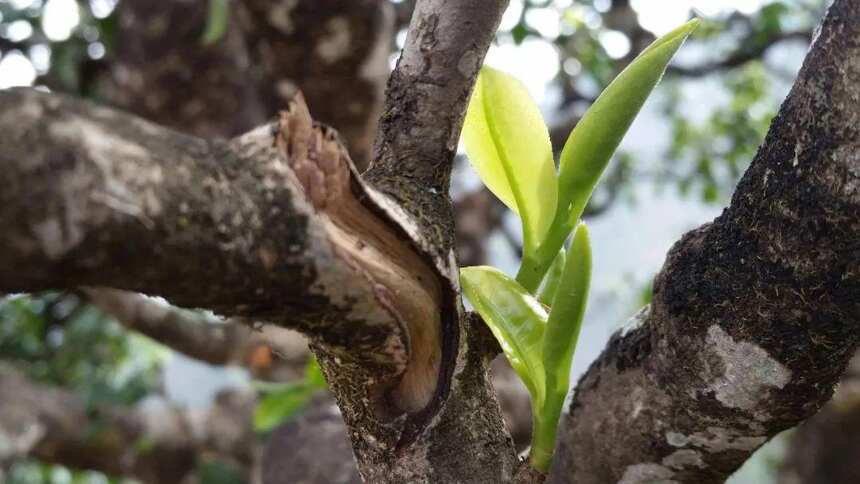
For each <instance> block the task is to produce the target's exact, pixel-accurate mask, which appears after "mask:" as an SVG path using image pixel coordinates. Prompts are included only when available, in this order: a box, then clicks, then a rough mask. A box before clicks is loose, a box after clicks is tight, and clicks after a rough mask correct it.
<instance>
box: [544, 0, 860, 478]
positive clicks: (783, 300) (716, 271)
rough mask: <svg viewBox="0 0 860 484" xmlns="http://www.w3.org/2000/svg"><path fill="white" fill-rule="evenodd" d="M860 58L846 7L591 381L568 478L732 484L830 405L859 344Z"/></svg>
mask: <svg viewBox="0 0 860 484" xmlns="http://www.w3.org/2000/svg"><path fill="white" fill-rule="evenodd" d="M858 59H860V2H858V1H856V0H836V1H835V2H834V3H833V5H832V6H831V8H830V9H829V11H828V14H827V16H826V18H825V20H824V22H823V25H822V28H821V31H820V34H819V35H818V37H817V38H816V40H815V42H814V43H813V46H812V48H811V50H810V52H809V54H808V55H807V58H806V61H805V63H804V66H803V68H802V69H801V72H800V74H799V77H798V79H797V82H796V83H795V85H794V88H793V89H792V91H791V93H790V94H789V96H788V98H787V99H786V101H785V103H784V104H783V106H782V108H781V110H780V113H779V115H778V116H777V118H776V119H775V120H774V122H773V124H772V126H771V129H770V132H769V133H768V136H767V138H766V140H765V143H764V145H763V146H762V147H761V149H760V150H759V152H758V154H757V155H756V158H755V160H754V161H753V163H752V165H751V167H750V169H749V170H748V171H747V173H746V174H745V175H744V177H743V179H742V180H741V182H740V184H739V185H738V188H737V191H736V192H735V195H734V197H733V200H732V204H731V206H730V207H729V208H728V209H727V210H726V211H725V212H724V213H723V215H721V216H720V217H719V218H717V219H716V220H714V221H713V222H712V223H710V224H707V225H704V226H702V227H700V228H699V229H697V230H695V231H693V232H690V233H689V234H687V235H686V236H684V238H683V239H682V240H681V241H679V242H678V243H677V244H676V245H675V247H674V248H673V249H672V251H671V252H670V254H669V256H668V258H667V261H666V264H665V265H664V267H663V269H662V271H661V273H660V275H659V276H658V277H657V279H656V281H655V288H654V299H653V305H652V307H651V308H650V310H647V311H644V312H643V313H641V314H640V315H639V316H638V317H637V318H636V319H635V320H634V324H632V325H631V326H630V327H628V328H626V329H625V330H623V331H621V332H619V333H617V334H616V335H615V336H614V337H613V338H612V340H611V341H610V344H609V346H608V347H607V349H606V350H605V351H604V353H603V354H602V355H601V357H600V358H599V359H598V360H597V361H596V362H595V363H594V364H593V365H592V367H591V368H590V369H589V371H588V372H587V374H586V375H585V376H584V377H583V378H582V380H581V381H580V383H579V385H578V387H577V389H576V393H575V397H574V400H573V403H572V405H571V408H570V414H569V415H568V416H567V417H566V418H565V419H564V422H563V426H562V432H561V435H560V448H559V451H558V454H557V459H556V462H555V465H554V468H553V471H552V473H551V476H552V478H553V480H554V482H577V483H591V482H594V483H599V482H601V483H602V482H616V481H621V482H624V483H636V482H653V481H654V480H671V481H676V482H691V483H693V482H695V483H710V482H723V480H725V479H726V477H727V476H728V475H729V474H731V473H732V472H733V471H734V470H735V469H737V468H738V467H739V466H740V464H741V463H743V461H744V460H746V459H747V457H749V455H750V454H751V453H752V452H753V451H754V450H755V449H757V448H758V447H759V446H760V445H761V444H763V443H764V442H765V441H767V439H769V438H770V437H772V436H774V435H775V434H776V433H777V432H779V431H781V430H783V429H786V428H788V427H791V426H794V425H796V424H797V423H799V422H801V421H802V420H804V419H806V418H807V417H809V416H810V415H812V414H813V413H814V412H815V411H816V410H817V409H818V408H819V407H820V406H821V405H822V404H823V403H824V402H826V401H827V400H828V399H829V398H830V396H831V393H832V390H833V386H834V385H835V384H836V383H837V381H838V379H839V376H840V374H841V372H842V370H843V369H844V368H845V365H846V364H847V362H848V360H849V359H850V358H851V356H852V355H853V354H854V351H855V349H856V347H857V343H858V339H860V333H858V331H857V322H858V321H860V303H858V299H857V294H860V247H859V246H858V245H857V240H858V234H860V159H858V157H857V155H856V153H857V150H858V149H860V130H858V126H860V61H858Z"/></svg>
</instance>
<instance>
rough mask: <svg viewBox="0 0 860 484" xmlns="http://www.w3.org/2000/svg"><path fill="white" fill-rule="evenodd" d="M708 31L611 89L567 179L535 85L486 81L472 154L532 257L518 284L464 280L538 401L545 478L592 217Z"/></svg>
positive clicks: (536, 429) (587, 127) (525, 257)
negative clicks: (683, 50)
mask: <svg viewBox="0 0 860 484" xmlns="http://www.w3.org/2000/svg"><path fill="white" fill-rule="evenodd" d="M697 25H698V20H691V21H690V22H687V23H686V24H684V25H682V26H681V27H679V28H677V29H675V30H673V31H672V32H669V33H668V34H666V35H664V36H663V37H661V38H659V39H657V40H656V41H655V42H654V43H653V44H651V45H650V46H649V47H648V48H647V49H645V50H644V51H642V53H641V54H639V56H638V57H636V59H634V60H633V62H631V63H630V65H628V66H627V68H626V69H624V71H622V72H621V73H620V74H619V75H618V77H616V78H615V80H613V81H612V83H610V84H609V86H608V87H607V88H606V89H605V90H604V91H603V93H602V94H601V95H600V97H598V98H597V100H596V101H595V102H594V104H592V106H591V107H590V108H589V109H588V111H587V112H586V113H585V115H584V116H583V117H582V119H581V120H580V121H579V122H578V123H577V124H576V127H575V128H574V129H573V131H572V132H571V134H570V136H569V137H568V139H567V142H566V143H565V145H564V148H563V149H562V153H561V158H560V160H559V169H558V173H556V167H555V163H554V161H553V155H552V147H551V145H550V140H549V132H548V130H547V127H546V124H545V123H544V121H543V118H542V117H541V114H540V111H539V110H538V108H537V106H536V105H535V103H534V101H533V100H532V99H531V98H530V97H529V95H528V92H527V91H526V89H525V87H524V86H523V84H522V83H521V82H519V81H518V80H517V79H515V78H513V77H512V76H510V75H508V74H505V73H503V72H500V71H497V70H495V69H492V68H489V67H484V68H482V69H481V73H480V75H479V76H478V81H477V84H476V86H475V91H474V93H473V94H472V99H471V101H470V103H469V108H468V110H467V112H466V120H465V122H464V125H463V141H464V144H465V146H466V154H467V156H468V157H469V161H470V162H471V163H472V166H473V167H474V168H475V170H476V171H477V172H478V175H479V176H480V177H481V180H483V182H484V184H486V185H487V187H488V188H489V189H490V190H491V191H492V192H493V193H494V194H495V195H496V196H497V197H499V199H500V200H501V201H502V202H504V203H505V205H507V206H508V207H509V208H510V209H511V210H513V211H514V212H515V213H517V214H518V215H519V217H520V219H521V220H522V225H523V254H522V263H521V266H520V269H519V272H518V273H517V277H516V279H512V278H510V277H508V276H507V275H506V274H504V273H503V272H501V271H499V270H498V269H495V268H493V267H486V266H478V267H465V268H463V269H462V270H461V271H460V279H461V282H462V285H463V292H464V293H465V295H466V297H467V298H468V299H469V301H470V302H471V303H472V305H473V306H474V307H475V310H477V311H478V313H479V314H480V315H481V316H482V317H483V319H484V321H485V322H486V323H487V325H488V326H489V328H490V330H491V331H492V333H493V335H494V336H495V337H496V339H497V340H498V341H499V344H500V346H501V348H502V351H503V353H504V354H505V357H507V359H508V361H509V362H510V363H511V366H512V367H513V368H514V371H516V372H517V375H519V377H520V378H521V379H522V381H523V383H524V384H525V386H526V388H527V389H528V391H529V394H530V396H531V406H532V415H533V424H534V425H533V427H532V428H533V430H532V442H531V449H530V452H529V464H530V465H531V466H532V467H534V468H535V469H538V470H540V471H543V472H546V471H547V470H548V469H549V465H550V463H551V461H552V455H553V449H554V447H555V437H556V430H557V427H558V420H559V418H560V416H561V411H562V405H563V403H564V399H565V397H566V395H567V392H568V389H569V386H570V365H571V361H572V360H573V354H574V350H575V349H576V342H577V339H578V338H579V331H580V328H581V327H582V320H583V316H584V314H585V306H586V300H587V299H588V288H589V284H590V281H591V242H590V239H589V235H588V228H587V227H586V226H585V224H584V223H583V222H582V221H581V220H580V218H581V216H582V212H583V210H584V209H585V206H586V204H587V203H588V200H589V199H590V198H591V194H592V192H593V191H594V188H595V186H596V185H597V182H598V181H599V180H600V176H601V174H602V173H603V171H604V170H605V168H606V165H607V164H608V163H609V160H610V159H611V158H612V155H613V153H614V152H615V150H616V148H618V144H619V143H620V142H621V139H622V138H623V137H624V134H625V133H626V132H627V129H628V128H629V127H630V125H631V123H632V122H633V120H634V119H635V118H636V115H637V114H638V113H639V111H640V109H641V108H642V105H643V104H644V103H645V100H646V99H647V98H648V95H649V94H650V93H651V91H652V90H653V89H654V86H656V85H657V83H658V82H659V81H660V78H661V77H662V76H663V72H664V71H665V70H666V66H667V65H668V64H669V61H670V60H671V59H672V57H673V56H674V55H675V52H677V51H678V49H679V48H680V47H681V45H682V44H683V43H684V41H685V40H686V39H687V37H688V36H689V35H690V33H692V31H693V30H694V29H695V28H696V26H697ZM571 236H572V237H571ZM568 239H571V241H570V247H569V248H568V249H567V250H565V243H566V242H567V241H568Z"/></svg>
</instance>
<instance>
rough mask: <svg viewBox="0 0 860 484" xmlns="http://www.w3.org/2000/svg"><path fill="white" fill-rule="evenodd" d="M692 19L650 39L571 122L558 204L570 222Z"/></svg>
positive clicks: (687, 32)
mask: <svg viewBox="0 0 860 484" xmlns="http://www.w3.org/2000/svg"><path fill="white" fill-rule="evenodd" d="M698 23H699V21H698V19H694V20H691V21H689V22H687V23H686V24H684V25H682V26H681V27H679V28H677V29H675V30H673V31H671V32H669V33H668V34H666V35H664V36H663V37H661V38H659V39H657V40H655V41H654V43H653V44H651V45H650V46H649V47H648V48H647V49H645V50H644V51H642V53H641V54H639V56H637V57H636V59H634V60H633V62H631V63H630V65H628V66H627V68H626V69H624V71H622V72H621V74H619V75H618V77H616V78H615V80H613V81H612V83H610V84H609V86H607V88H606V89H605V90H604V91H603V93H601V94H600V97H598V98H597V100H596V101H595V102H594V104H592V105H591V107H590V108H589V109H588V111H586V113H585V115H584V116H583V117H582V119H581V120H579V122H578V123H576V127H575V128H574V129H573V132H571V134H570V137H568V139H567V143H565V145H564V149H563V150H562V153H561V160H560V171H559V202H560V203H559V207H560V209H561V210H565V211H566V210H567V209H568V207H571V210H570V215H569V217H570V218H569V222H570V223H572V224H575V223H576V221H577V220H579V217H580V216H581V215H582V211H583V210H584V209H585V204H586V203H587V202H588V199H589V198H590V197H591V193H592V191H594V187H595V185H596V184H597V181H598V179H599V178H600V175H601V174H602V173H603V170H604V169H605V168H606V165H607V163H608V162H609V160H610V158H611V157H612V154H613V153H614V152H615V149H616V148H617V147H618V144H619V143H620V142H621V139H622V138H623V137H624V134H625V133H626V132H627V129H628V128H629V127H630V124H631V123H632V122H633V120H634V119H635V118H636V115H637V114H638V113H639V110H640V109H641V108H642V105H643V104H644V103H645V100H646V99H647V98H648V95H649V94H650V93H651V91H652V90H653V89H654V86H656V85H657V83H658V82H659V81H660V78H661V77H662V76H663V72H664V71H665V70H666V66H667V65H668V64H669V61H670V60H671V59H672V56H674V55H675V52H677V50H678V49H679V48H680V47H681V44H683V43H684V41H685V40H686V39H687V37H688V36H689V35H690V34H691V33H692V32H693V30H694V29H695V28H696V26H697V25H698Z"/></svg>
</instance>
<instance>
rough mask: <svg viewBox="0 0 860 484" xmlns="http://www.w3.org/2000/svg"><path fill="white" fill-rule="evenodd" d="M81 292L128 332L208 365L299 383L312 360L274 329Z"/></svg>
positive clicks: (136, 297)
mask: <svg viewBox="0 0 860 484" xmlns="http://www.w3.org/2000/svg"><path fill="white" fill-rule="evenodd" d="M82 291H83V292H84V293H85V294H86V296H87V298H88V299H89V301H90V302H91V303H92V304H94V305H96V306H98V307H99V309H101V310H103V311H104V312H106V313H107V314H108V315H110V316H112V317H113V318H115V319H116V320H117V321H118V322H119V323H120V324H122V325H123V326H125V327H126V328H128V329H130V330H133V331H137V332H139V333H141V334H143V335H145V336H148V337H150V338H152V339H154V340H156V341H158V342H159V343H162V344H164V345H166V346H168V347H170V348H171V349H173V350H175V351H178V352H180V353H182V354H184V355H186V356H189V357H191V358H195V359H198V360H200V361H204V362H206V363H209V364H212V365H239V366H244V367H246V368H248V369H249V370H250V371H251V372H252V373H253V374H254V375H255V376H256V377H257V378H266V379H274V380H292V379H295V378H299V377H300V376H301V373H302V371H303V370H304V367H305V364H306V362H307V360H308V358H309V356H310V353H309V352H308V349H307V340H306V339H305V338H304V337H302V336H301V335H299V334H298V333H296V332H293V331H290V330H287V329H284V328H280V327H277V326H272V325H260V326H259V327H252V326H251V324H252V323H250V322H249V321H243V320H241V318H235V319H228V320H223V319H220V318H217V317H214V316H209V315H206V314H203V313H199V312H192V311H189V310H186V309H180V308H176V307H172V306H170V305H168V304H165V303H162V302H159V301H156V300H154V299H152V298H149V297H147V296H144V295H142V294H137V293H133V292H127V291H120V290H117V289H107V288H84V289H82Z"/></svg>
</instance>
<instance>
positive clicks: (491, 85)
mask: <svg viewBox="0 0 860 484" xmlns="http://www.w3.org/2000/svg"><path fill="white" fill-rule="evenodd" d="M463 141H464V143H465V145H466V154H467V155H468V157H469V161H470V162H471V163H472V166H474V167H475V170H477V172H478V174H479V175H480V177H481V180H483V182H484V183H485V184H486V185H487V187H488V188H489V189H490V191H492V192H493V193H495V194H496V196H497V197H499V199H501V200H502V201H503V202H504V203H505V204H506V205H507V206H508V207H510V208H511V210H513V211H514V212H517V213H518V214H519V215H520V217H521V218H522V220H523V227H524V228H523V239H524V245H525V247H526V249H527V250H528V249H530V248H531V247H533V246H534V245H536V244H538V243H540V241H541V239H542V238H543V236H544V234H545V233H546V231H547V229H548V228H549V226H550V224H551V223H552V219H553V216H554V215H555V209H556V205H557V201H558V186H557V181H556V173H555V163H554V162H553V158H552V145H551V144H550V140H549V132H548V131H547V128H546V125H545V124H544V121H543V117H542V116H541V114H540V110H539V109H538V108H537V106H536V105H535V103H534V101H533V100H532V99H531V97H530V96H529V93H528V91H527V90H526V88H525V86H524V85H523V84H522V83H521V82H520V81H518V80H517V79H515V78H514V77H512V76H510V75H508V74H505V73H503V72H501V71H497V70H495V69H492V68H489V67H484V68H483V69H482V70H481V73H480V75H479V77H478V81H477V83H476V85H475V91H474V93H473V94H472V99H471V101H470V102H469V108H468V110H467V112H466V120H465V122H464V125H463Z"/></svg>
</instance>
